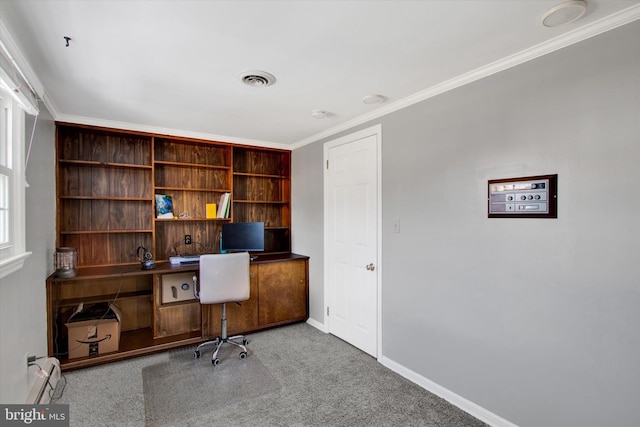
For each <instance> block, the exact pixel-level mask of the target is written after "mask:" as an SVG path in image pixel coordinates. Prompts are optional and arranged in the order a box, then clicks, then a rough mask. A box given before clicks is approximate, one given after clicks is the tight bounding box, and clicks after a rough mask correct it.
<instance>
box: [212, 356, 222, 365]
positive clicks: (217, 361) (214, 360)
mask: <svg viewBox="0 0 640 427" xmlns="http://www.w3.org/2000/svg"><path fill="white" fill-rule="evenodd" d="M211 363H213V366H218V365H219V364H220V359H217V358H216V359H213V360H212V361H211Z"/></svg>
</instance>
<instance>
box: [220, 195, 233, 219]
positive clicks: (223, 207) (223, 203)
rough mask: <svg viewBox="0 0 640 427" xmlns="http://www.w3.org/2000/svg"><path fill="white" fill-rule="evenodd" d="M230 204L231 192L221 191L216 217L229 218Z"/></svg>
mask: <svg viewBox="0 0 640 427" xmlns="http://www.w3.org/2000/svg"><path fill="white" fill-rule="evenodd" d="M230 205H231V193H223V194H222V195H221V196H220V203H219V204H218V218H229V206H230Z"/></svg>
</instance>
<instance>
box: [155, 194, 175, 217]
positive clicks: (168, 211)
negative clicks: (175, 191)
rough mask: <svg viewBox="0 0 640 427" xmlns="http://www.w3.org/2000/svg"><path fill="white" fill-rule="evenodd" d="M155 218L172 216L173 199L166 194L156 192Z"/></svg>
mask: <svg viewBox="0 0 640 427" xmlns="http://www.w3.org/2000/svg"><path fill="white" fill-rule="evenodd" d="M156 218H173V200H172V199H171V196H167V195H166V194H156Z"/></svg>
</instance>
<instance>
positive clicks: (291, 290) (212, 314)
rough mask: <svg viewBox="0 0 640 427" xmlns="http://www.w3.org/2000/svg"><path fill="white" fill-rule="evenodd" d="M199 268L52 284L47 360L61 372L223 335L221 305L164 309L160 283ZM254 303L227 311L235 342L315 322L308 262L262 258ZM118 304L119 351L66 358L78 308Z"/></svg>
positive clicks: (109, 272) (96, 275)
mask: <svg viewBox="0 0 640 427" xmlns="http://www.w3.org/2000/svg"><path fill="white" fill-rule="evenodd" d="M198 269H199V267H198V265H197V264H192V265H187V266H172V265H171V264H169V263H168V262H162V263H158V264H157V265H156V268H155V269H154V270H141V269H140V266H139V265H127V266H117V267H92V268H83V269H80V270H79V271H78V274H77V275H76V277H73V278H67V279H63V278H58V277H55V274H53V275H51V276H49V277H48V278H47V340H48V352H49V356H53V357H57V358H58V359H59V360H60V363H61V366H62V369H63V370H71V369H77V368H84V367H88V366H94V365H99V364H103V363H108V362H112V361H115V360H121V359H126V358H130V357H135V356H140V355H144V354H149V353H154V352H158V351H163V350H166V349H169V348H174V347H180V346H184V345H194V344H198V343H200V342H202V341H204V340H207V339H211V338H213V337H215V336H217V335H219V334H220V313H221V308H220V305H211V306H209V305H200V303H199V301H197V300H188V301H181V302H172V303H166V304H163V303H162V295H161V292H162V277H163V275H166V274H173V273H184V272H197V271H198ZM250 272H251V293H250V295H251V296H250V299H249V300H248V301H244V302H242V303H241V305H237V304H228V305H227V317H228V323H227V328H228V331H229V334H230V335H233V334H240V333H242V334H247V333H251V332H256V331H259V330H263V329H267V328H271V327H274V326H279V325H284V324H289V323H293V322H299V321H306V320H307V319H308V317H309V279H308V277H309V274H308V272H309V257H307V256H302V255H297V254H287V255H264V256H259V257H258V259H256V260H254V261H252V262H251V267H250ZM100 302H115V304H116V305H117V306H118V307H119V308H120V310H121V311H122V317H121V321H120V327H121V334H120V347H119V351H117V352H113V353H106V354H100V355H96V356H89V357H83V358H77V359H68V357H67V354H66V353H67V329H66V326H65V323H66V321H67V320H68V318H69V316H70V315H71V313H72V312H73V310H74V309H75V308H76V307H77V306H78V304H80V303H84V304H93V303H100Z"/></svg>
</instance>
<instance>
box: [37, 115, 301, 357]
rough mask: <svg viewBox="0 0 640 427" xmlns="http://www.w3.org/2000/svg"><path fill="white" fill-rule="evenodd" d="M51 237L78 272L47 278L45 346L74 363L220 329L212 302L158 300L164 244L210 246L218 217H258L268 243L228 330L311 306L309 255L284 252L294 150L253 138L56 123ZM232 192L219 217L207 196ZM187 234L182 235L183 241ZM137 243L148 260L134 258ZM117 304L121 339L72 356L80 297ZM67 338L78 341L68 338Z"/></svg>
mask: <svg viewBox="0 0 640 427" xmlns="http://www.w3.org/2000/svg"><path fill="white" fill-rule="evenodd" d="M56 126H57V136H56V145H57V157H56V159H57V168H56V180H57V181H56V182H57V186H56V187H57V245H58V246H70V247H73V248H75V249H76V250H77V253H78V267H79V268H78V272H77V275H76V276H75V277H70V278H62V277H57V276H56V274H55V273H54V274H52V275H51V276H50V277H49V278H48V279H47V336H48V346H49V347H48V349H49V355H50V356H55V357H58V358H59V359H60V361H61V364H62V367H63V369H65V370H66V369H75V368H82V367H87V366H92V365H96V364H100V363H107V362H111V361H115V360H121V359H124V358H128V357H135V356H139V355H142V354H148V353H152V352H156V351H161V350H166V349H168V348H173V347H178V346H184V345H191V344H195V343H198V342H201V341H203V340H205V339H208V338H212V337H213V336H215V335H216V334H219V333H220V313H221V307H220V306H216V305H214V306H207V305H204V306H201V305H200V303H199V302H198V301H197V300H196V299H189V300H186V301H173V302H169V303H167V302H163V299H162V292H163V289H162V281H163V278H165V277H166V276H167V275H172V274H180V273H185V272H187V273H188V274H189V275H191V274H193V275H197V274H198V266H197V265H189V266H172V265H171V264H170V263H169V262H168V259H169V257H170V256H172V255H176V254H178V253H179V254H186V253H211V252H213V253H217V252H219V250H220V248H219V242H220V239H219V237H220V232H221V229H222V225H223V224H224V223H226V222H250V221H261V222H264V223H265V253H261V254H259V255H260V256H259V258H258V259H257V260H254V261H252V265H251V298H250V300H249V301H245V302H243V304H242V305H241V306H236V305H235V304H232V305H230V306H229V307H228V309H229V312H228V316H229V323H228V328H229V332H230V333H232V334H235V333H247V332H252V331H258V330H262V329H265V328H270V327H274V326H278V325H283V324H287V323H291V322H297V321H304V320H306V319H307V318H308V293H309V289H308V286H309V283H308V257H305V256H301V255H296V254H291V238H290V235H291V232H290V227H291V212H290V193H291V184H290V180H291V178H290V175H291V156H290V152H289V151H286V150H276V149H268V148H262V147H251V146H245V145H236V144H230V143H222V142H211V141H204V140H198V139H191V138H180V137H169V136H166V135H155V134H150V133H144V132H134V131H125V130H118V129H106V128H98V127H92V126H85V125H77V124H70V123H57V124H56ZM225 193H230V194H231V203H230V215H229V217H227V218H217V217H216V218H207V214H206V213H207V210H206V206H207V204H212V203H215V204H216V205H219V203H220V198H221V196H222V195H223V194H225ZM156 195H166V196H171V199H172V202H173V215H174V218H171V219H164V218H163V219H160V218H157V217H156V209H155V199H156ZM185 235H189V236H190V237H191V240H192V243H191V244H190V245H185V244H184V238H185ZM140 246H142V247H144V248H145V249H146V250H147V251H149V252H151V253H152V254H153V255H154V258H155V261H156V268H155V269H152V270H143V269H142V268H141V266H140V263H139V260H138V255H139V254H138V248H139V247H140ZM96 303H115V304H116V305H117V306H118V307H119V309H120V310H121V312H122V313H121V318H120V321H119V322H120V336H119V338H120V342H119V347H118V351H115V352H110V353H105V354H97V355H92V356H86V357H80V358H71V359H70V358H69V356H68V348H69V345H70V344H69V337H68V333H67V325H66V322H67V321H68V320H69V319H70V317H71V315H72V313H73V312H74V310H75V309H76V308H77V306H78V305H79V304H85V305H92V304H96ZM74 345H75V344H74Z"/></svg>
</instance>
